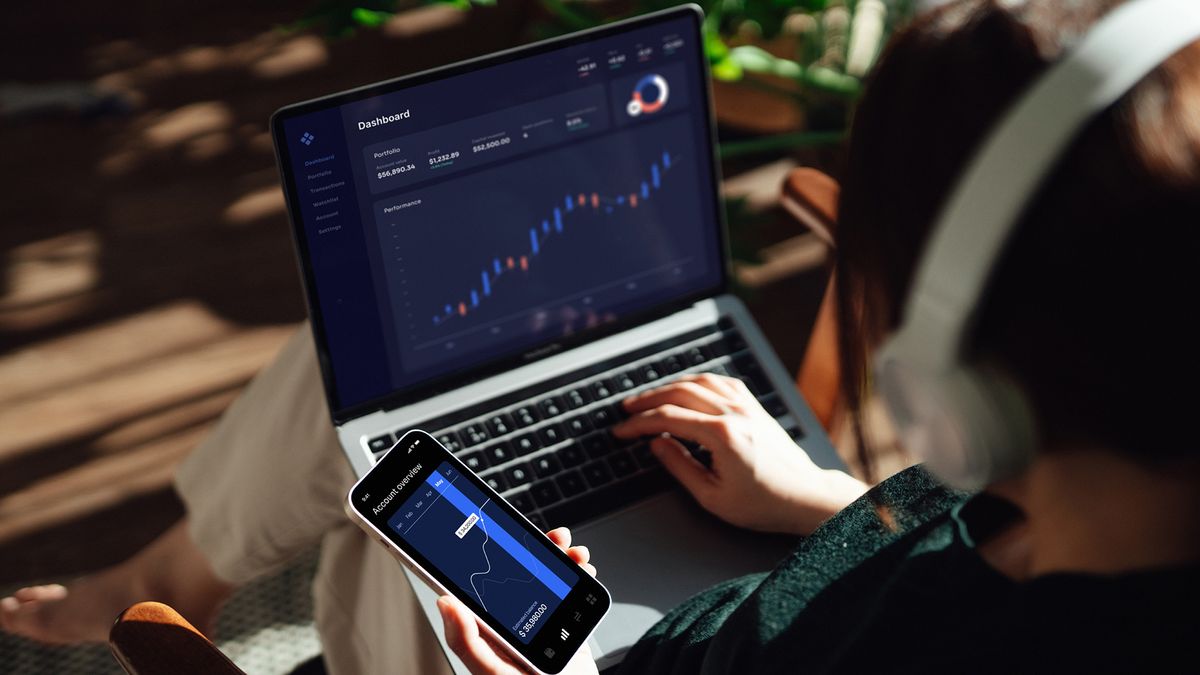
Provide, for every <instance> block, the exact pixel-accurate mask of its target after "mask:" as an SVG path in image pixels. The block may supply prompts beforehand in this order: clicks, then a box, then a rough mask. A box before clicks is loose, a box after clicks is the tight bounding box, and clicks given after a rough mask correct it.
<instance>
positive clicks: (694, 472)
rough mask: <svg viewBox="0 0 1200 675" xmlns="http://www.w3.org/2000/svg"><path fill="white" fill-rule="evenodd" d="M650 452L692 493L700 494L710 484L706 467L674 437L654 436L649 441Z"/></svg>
mask: <svg viewBox="0 0 1200 675" xmlns="http://www.w3.org/2000/svg"><path fill="white" fill-rule="evenodd" d="M650 452H651V453H653V454H654V456H655V457H657V458H658V461H660V462H662V465H663V466H664V467H666V469H667V472H668V473H670V474H671V475H672V476H674V477H675V479H676V480H678V481H679V482H680V483H682V484H683V486H684V487H685V488H687V490H688V492H690V493H692V494H693V495H696V496H700V494H701V493H703V492H707V491H708V489H709V488H710V487H711V486H712V482H711V480H712V475H711V474H710V473H709V471H708V469H706V468H705V467H704V465H703V464H701V463H700V462H697V461H696V460H695V458H693V457H692V454H691V453H690V452H688V450H687V448H685V447H683V444H682V443H680V442H679V441H677V440H675V439H674V438H668V437H666V436H660V437H659V438H655V439H654V440H652V441H650Z"/></svg>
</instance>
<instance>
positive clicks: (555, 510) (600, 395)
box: [369, 319, 804, 529]
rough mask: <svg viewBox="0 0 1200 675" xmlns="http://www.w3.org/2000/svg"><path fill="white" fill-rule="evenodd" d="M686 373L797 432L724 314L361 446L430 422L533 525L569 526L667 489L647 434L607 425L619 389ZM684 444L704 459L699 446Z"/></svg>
mask: <svg viewBox="0 0 1200 675" xmlns="http://www.w3.org/2000/svg"><path fill="white" fill-rule="evenodd" d="M686 373H717V374H720V375H731V376H734V377H738V378H741V379H742V380H743V381H744V382H745V383H746V385H747V387H748V388H749V389H750V391H751V392H753V393H754V395H755V396H756V397H757V398H758V400H759V401H760V402H761V403H762V404H763V407H765V408H766V409H767V410H768V411H769V412H770V413H771V414H772V415H774V416H775V417H776V418H783V419H781V422H783V423H784V424H785V427H786V428H787V430H788V432H789V433H790V434H791V435H792V437H793V438H795V439H796V440H799V439H800V438H802V437H803V435H804V432H803V430H801V429H800V427H799V426H798V425H797V423H796V422H795V421H794V420H793V419H792V418H791V416H790V415H789V413H788V410H787V408H786V406H785V405H784V403H783V401H782V399H781V398H780V397H779V395H778V393H776V392H775V390H774V388H773V387H772V385H771V383H770V381H769V380H768V379H767V377H766V375H765V373H764V371H763V368H762V366H761V365H760V364H759V363H758V360H757V359H756V358H755V357H754V355H753V353H752V352H751V351H750V350H749V349H748V348H747V345H746V341H745V339H744V338H743V337H742V335H741V334H740V333H739V332H738V330H737V329H736V328H735V327H734V325H733V322H732V321H730V320H728V319H722V320H721V321H720V323H718V324H717V325H715V326H712V327H709V328H701V329H697V330H694V331H690V332H688V333H685V334H683V335H678V336H675V337H672V338H669V339H667V340H663V341H662V342H659V343H657V344H654V345H650V346H648V347H642V348H639V349H636V350H632V351H630V352H628V353H626V354H622V355H620V356H617V357H614V358H611V359H608V360H607V361H605V362H603V363H598V364H595V365H593V366H590V367H587V368H583V369H580V370H578V371H575V372H572V373H568V374H566V375H561V376H558V377H554V378H551V379H549V380H547V381H544V382H541V383H538V384H537V385H533V386H530V387H526V388H524V389H521V390H518V391H515V392H511V393H509V394H505V395H503V396H500V397H497V398H495V399H492V400H490V401H486V402H484V403H481V404H479V405H476V406H472V407H471V408H468V409H464V410H459V411H456V412H455V413H453V414H451V415H446V416H442V417H439V418H436V419H431V420H426V421H425V422H423V423H421V424H414V425H411V427H406V428H404V429H398V430H396V432H395V433H394V434H393V433H388V434H383V435H381V436H378V437H376V438H373V439H371V441H370V443H369V445H370V448H371V450H372V451H373V452H375V454H376V456H377V457H378V456H379V455H380V454H382V453H383V452H386V451H387V450H388V449H390V448H391V447H392V445H393V444H394V443H395V441H396V439H397V437H398V435H399V434H403V433H404V431H406V430H407V429H408V428H415V429H425V430H428V431H429V432H430V433H432V434H433V435H434V436H435V437H436V438H437V439H438V440H439V441H441V443H442V445H445V446H446V447H447V448H449V449H450V451H451V452H453V453H454V454H455V455H456V456H457V457H458V458H459V459H461V460H462V461H463V463H465V464H466V465H467V466H468V467H469V468H470V469H471V470H472V471H474V472H475V473H476V474H478V475H479V477H480V478H482V479H483V480H485V481H486V482H487V483H488V485H490V486H491V487H492V488H493V489H494V490H496V491H497V492H499V493H500V494H501V495H502V496H503V497H504V498H505V499H507V500H508V501H509V502H510V503H511V504H512V505H513V506H514V507H516V508H517V509H518V510H519V511H521V512H522V513H524V514H525V516H526V517H528V518H529V519H530V521H532V522H533V523H534V524H535V525H537V526H538V527H541V528H543V529H545V528H547V527H550V526H553V527H558V526H561V525H566V526H575V525H578V524H580V523H584V522H587V521H589V520H594V519H596V518H599V517H601V516H603V515H606V514H608V513H611V512H613V511H616V510H618V509H621V508H624V507H626V506H629V505H631V504H634V503H636V502H638V501H641V500H642V499H645V498H647V497H651V496H653V495H655V494H658V493H660V492H663V491H664V490H666V489H668V488H670V487H671V485H672V479H671V477H670V476H669V475H668V474H667V473H666V471H665V470H664V469H663V468H662V466H661V465H660V464H659V463H658V461H657V460H656V459H655V458H654V456H653V455H651V454H650V448H649V445H648V443H647V440H646V439H634V440H624V439H618V438H616V437H614V436H613V435H612V434H611V433H610V432H609V429H610V427H612V426H613V425H614V424H616V423H617V422H618V421H620V420H622V419H624V418H625V417H626V415H625V413H624V411H623V409H622V408H621V401H622V400H624V399H625V398H626V397H628V396H630V395H632V394H635V393H637V392H639V391H642V390H644V389H651V388H654V387H657V386H661V385H663V384H666V383H668V382H670V381H671V380H673V379H675V378H677V377H678V376H680V375H682V374H686ZM685 445H687V446H688V447H689V449H690V450H691V451H692V452H693V454H694V455H696V456H697V458H698V459H700V460H701V461H704V460H705V459H706V457H705V454H706V452H707V451H706V450H704V449H703V448H701V447H699V446H696V445H695V444H691V443H687V444H685Z"/></svg>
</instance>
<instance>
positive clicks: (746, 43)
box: [291, 0, 917, 158]
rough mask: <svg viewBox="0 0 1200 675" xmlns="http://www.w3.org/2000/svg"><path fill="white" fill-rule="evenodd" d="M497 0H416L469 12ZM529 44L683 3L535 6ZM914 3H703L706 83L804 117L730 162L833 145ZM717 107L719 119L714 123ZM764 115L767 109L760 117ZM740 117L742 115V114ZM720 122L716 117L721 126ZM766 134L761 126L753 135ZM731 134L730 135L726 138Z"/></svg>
mask: <svg viewBox="0 0 1200 675" xmlns="http://www.w3.org/2000/svg"><path fill="white" fill-rule="evenodd" d="M505 1H506V0H421V2H420V4H446V5H451V6H455V7H458V8H460V9H462V10H463V11H470V10H471V8H472V7H474V6H476V5H494V4H496V3H502V2H505ZM537 2H538V4H539V5H540V9H541V12H540V17H538V18H537V19H536V20H534V21H532V22H530V25H529V29H528V30H529V35H528V38H529V39H531V40H536V39H544V38H548V37H553V36H556V35H561V34H563V33H568V32H572V31H576V30H582V29H587V28H592V27H595V26H599V25H602V24H604V23H608V22H611V21H616V20H620V19H624V18H628V17H632V16H636V15H638V14H644V13H646V12H652V11H656V10H661V9H667V8H669V7H673V6H677V5H680V4H683V3H681V2H679V1H678V0H537ZM916 4H917V0H708V1H707V2H705V3H704V7H703V8H704V11H705V15H706V18H705V21H704V48H705V52H706V54H707V55H708V61H709V64H710V68H711V71H712V75H713V78H714V80H715V81H716V82H717V83H718V84H720V83H736V84H737V85H739V86H742V87H746V88H751V89H755V90H758V91H760V92H768V93H770V94H771V95H772V96H774V97H777V98H778V99H780V102H781V103H785V104H790V105H792V106H796V107H798V108H799V109H801V110H802V111H803V115H802V116H801V118H802V121H801V122H800V123H797V124H794V125H793V128H790V129H787V130H784V131H783V132H782V133H754V131H755V128H754V127H755V126H756V125H754V124H753V123H750V124H749V125H746V124H745V123H744V122H743V125H742V126H749V127H750V129H749V131H750V133H749V134H745V133H743V134H741V136H747V135H748V136H749V137H741V138H736V139H735V140H726V141H725V142H723V143H722V148H721V151H722V155H723V157H725V158H736V157H741V156H746V155H760V154H766V153H772V152H779V151H780V150H783V151H786V150H788V149H791V148H800V147H812V146H828V145H837V144H840V143H841V142H842V141H843V140H844V139H845V136H846V130H847V127H848V125H849V119H850V115H851V113H852V110H853V105H854V102H855V100H856V99H857V98H858V96H859V93H860V92H861V90H862V83H863V78H864V77H866V75H867V74H868V73H869V72H870V69H871V66H872V65H873V64H874V63H875V60H876V58H877V57H878V55H879V51H880V49H881V47H882V45H883V44H884V43H885V42H886V40H887V38H888V36H889V35H891V33H892V32H893V31H895V30H896V29H897V28H898V27H899V26H901V25H903V23H904V22H905V21H907V20H908V19H909V18H910V17H911V16H912V15H913V13H914V11H915V5H916ZM411 6H412V4H411V2H406V0H321V1H320V2H318V3H317V4H316V5H314V6H313V7H312V8H311V9H310V10H309V11H307V12H306V13H305V14H304V15H303V16H301V17H299V18H298V19H297V21H296V23H295V24H294V26H292V27H291V28H292V29H293V30H310V29H317V30H319V31H321V32H323V33H324V34H325V35H326V36H327V37H328V38H329V39H347V38H351V37H353V36H354V35H355V34H356V33H357V32H358V31H360V30H370V29H373V28H377V27H379V26H381V25H383V24H384V23H385V22H386V21H387V20H388V19H390V18H391V17H392V16H393V15H394V14H395V13H396V12H398V11H401V10H402V9H405V8H407V7H411ZM721 112H722V111H721V110H718V118H719V119H720V118H721ZM762 114H764V115H766V114H771V111H770V110H769V109H767V110H764V111H763V113H762ZM742 118H743V120H744V116H742ZM722 121H723V120H722ZM764 128H766V129H769V128H771V125H769V124H764V125H761V126H759V129H764ZM735 135H736V134H735Z"/></svg>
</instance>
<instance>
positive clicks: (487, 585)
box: [346, 430, 612, 674]
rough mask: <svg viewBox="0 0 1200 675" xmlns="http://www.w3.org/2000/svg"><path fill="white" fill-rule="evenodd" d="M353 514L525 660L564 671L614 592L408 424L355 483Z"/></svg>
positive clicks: (544, 669) (350, 506)
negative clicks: (390, 447) (369, 469)
mask: <svg viewBox="0 0 1200 675" xmlns="http://www.w3.org/2000/svg"><path fill="white" fill-rule="evenodd" d="M346 512H347V513H348V514H349V515H350V517H351V518H352V519H353V520H354V521H355V522H357V523H358V525H359V527H361V528H363V530H365V531H366V532H367V534H368V535H370V536H371V537H372V538H374V539H376V540H378V541H379V542H380V543H381V544H383V545H384V546H385V547H386V548H387V549H388V550H389V551H391V553H392V555H393V556H395V557H396V558H398V559H399V560H400V562H402V563H404V564H405V565H407V566H408V567H409V568H410V569H411V570H412V571H413V572H414V573H415V574H416V575H417V576H419V577H421V578H422V579H423V580H424V581H425V583H427V584H429V585H430V586H431V587H433V589H434V590H436V591H437V592H439V593H443V594H449V595H453V596H454V597H456V598H458V599H459V600H461V601H462V602H463V604H465V605H466V606H467V607H469V608H470V609H471V610H472V611H473V612H475V614H476V616H478V617H479V618H480V619H481V620H482V624H483V625H482V628H483V629H485V630H488V631H489V632H491V633H492V634H493V635H494V636H495V637H496V638H498V639H499V641H500V642H501V643H502V644H504V645H506V646H508V647H509V650H510V651H511V652H512V654H513V656H515V657H516V658H517V659H519V660H520V661H522V662H524V663H525V664H527V665H529V666H530V667H532V668H533V669H535V670H537V671H540V672H543V673H551V674H552V673H558V672H560V671H561V670H562V669H563V668H564V667H565V666H566V665H567V662H568V661H570V660H571V657H572V656H574V655H575V652H577V651H578V650H579V648H580V647H581V646H583V644H584V642H586V641H587V638H588V636H589V635H591V634H592V631H594V630H595V629H596V626H597V625H599V623H600V620H601V619H602V618H604V615H605V614H607V613H608V609H609V607H610V606H611V604H612V598H611V597H610V596H609V594H608V591H607V590H606V589H605V588H604V586H602V585H600V582H598V581H596V579H594V578H593V577H592V576H591V575H590V574H588V573H587V572H585V571H584V570H583V569H582V568H580V567H579V565H576V564H575V562H574V561H573V560H571V559H570V558H569V557H567V554H566V553H565V552H564V551H562V550H561V549H559V548H558V547H557V546H555V545H554V542H552V541H550V539H548V538H547V537H546V535H545V534H544V533H542V532H541V531H540V530H538V528H537V527H535V526H534V525H533V524H532V523H530V522H529V520H527V519H526V518H525V516H523V515H521V513H520V512H519V511H517V510H516V509H515V508H513V507H512V506H511V505H509V503H508V502H506V501H504V498H503V497H501V496H500V495H499V494H497V493H496V491H495V490H493V489H491V488H490V487H488V485H487V483H484V482H483V481H482V480H481V479H480V478H479V477H478V476H476V475H475V474H474V473H473V472H472V471H471V470H470V469H468V468H467V467H466V465H464V464H463V463H462V462H461V461H459V459H458V458H457V457H455V456H454V454H453V453H451V452H450V451H449V450H447V449H446V448H445V447H444V446H442V444H441V443H439V442H438V441H437V439H435V438H434V437H433V436H430V435H429V434H427V433H425V432H424V431H419V430H415V431H410V432H408V433H406V434H404V436H402V437H401V438H400V440H399V441H398V442H397V443H396V445H394V446H392V449H391V450H390V451H388V453H387V454H386V455H384V456H383V458H382V459H380V460H379V462H378V463H377V464H376V465H375V466H374V468H372V469H371V471H369V472H368V473H367V475H365V476H363V477H362V480H360V481H358V483H357V484H355V486H354V487H353V488H351V489H350V494H349V495H348V496H347V499H346Z"/></svg>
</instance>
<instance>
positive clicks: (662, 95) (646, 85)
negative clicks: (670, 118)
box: [625, 73, 671, 117]
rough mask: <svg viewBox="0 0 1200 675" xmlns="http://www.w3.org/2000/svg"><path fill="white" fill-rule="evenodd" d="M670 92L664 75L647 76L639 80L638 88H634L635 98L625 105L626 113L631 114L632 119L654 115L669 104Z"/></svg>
mask: <svg viewBox="0 0 1200 675" xmlns="http://www.w3.org/2000/svg"><path fill="white" fill-rule="evenodd" d="M670 91H671V90H670V88H669V87H668V86H667V80H666V78H664V77H663V76H662V75H657V74H653V73H652V74H650V75H647V76H645V77H643V78H642V79H640V80H638V83H637V86H635V87H634V88H633V97H632V98H630V99H629V103H627V104H625V112H627V113H629V116H630V117H637V116H638V115H641V114H643V113H645V114H647V115H652V114H654V113H656V112H658V111H659V110H662V107H663V106H664V105H666V104H667V96H668V95H669V94H670Z"/></svg>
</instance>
